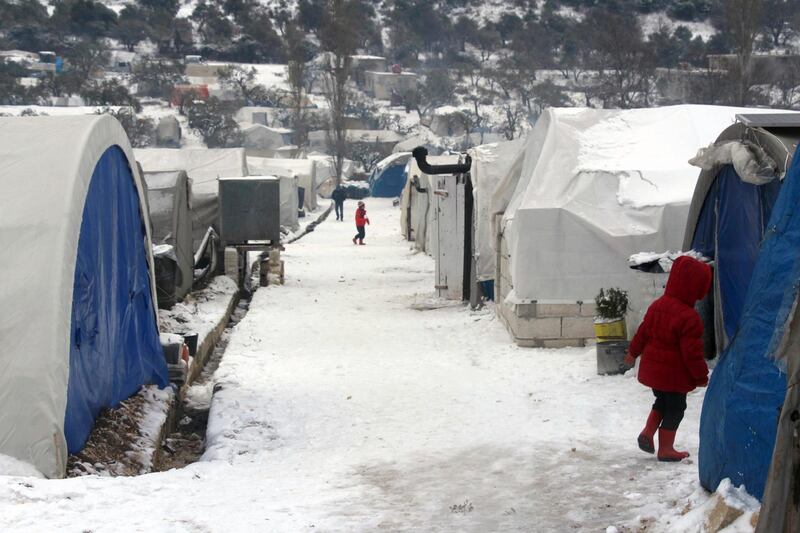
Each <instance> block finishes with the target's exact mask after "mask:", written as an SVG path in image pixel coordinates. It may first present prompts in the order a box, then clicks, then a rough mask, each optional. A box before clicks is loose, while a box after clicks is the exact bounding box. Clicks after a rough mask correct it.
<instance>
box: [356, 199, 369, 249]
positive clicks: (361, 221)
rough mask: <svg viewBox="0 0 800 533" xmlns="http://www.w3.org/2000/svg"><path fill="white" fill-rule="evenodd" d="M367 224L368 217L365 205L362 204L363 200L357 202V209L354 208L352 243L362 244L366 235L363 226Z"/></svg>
mask: <svg viewBox="0 0 800 533" xmlns="http://www.w3.org/2000/svg"><path fill="white" fill-rule="evenodd" d="M367 224H369V219H368V218H367V207H366V206H365V205H364V202H361V201H359V202H358V209H356V231H358V233H356V236H355V237H353V244H356V241H358V244H364V239H365V238H366V236H367V231H366V228H365V226H366V225H367Z"/></svg>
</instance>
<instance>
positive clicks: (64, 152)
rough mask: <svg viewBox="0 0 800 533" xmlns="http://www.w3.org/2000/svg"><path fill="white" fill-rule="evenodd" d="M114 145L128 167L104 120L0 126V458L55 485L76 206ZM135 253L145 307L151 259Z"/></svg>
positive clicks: (112, 127) (61, 455)
mask: <svg viewBox="0 0 800 533" xmlns="http://www.w3.org/2000/svg"><path fill="white" fill-rule="evenodd" d="M115 145H116V146H119V147H120V148H121V149H122V151H123V152H124V153H125V155H126V156H127V158H128V161H130V162H131V163H132V162H133V160H134V159H133V152H132V150H131V147H130V144H129V142H128V137H127V136H126V135H125V131H124V130H123V129H122V126H120V124H119V122H117V121H116V120H115V119H114V118H112V117H110V116H108V115H89V116H70V117H26V118H0V181H1V182H2V183H3V188H4V194H3V197H2V198H3V200H2V204H1V205H0V246H1V247H2V249H3V250H4V251H5V253H4V257H3V260H2V261H0V280H2V290H0V307H1V308H2V309H3V310H4V311H3V313H2V315H0V338H1V339H2V340H3V345H2V349H1V350H2V351H0V405H2V409H0V454H5V455H10V456H12V457H16V458H18V459H21V460H24V461H26V462H29V463H31V464H33V465H34V466H36V468H37V469H38V470H40V471H41V472H42V473H43V474H45V475H46V476H48V477H61V476H63V475H64V470H65V468H66V460H67V445H66V440H65V438H64V415H65V411H66V405H67V384H68V380H69V353H70V338H71V328H72V324H71V320H72V292H73V285H74V281H75V280H74V277H75V261H76V258H77V249H78V239H79V236H80V230H81V223H82V221H83V207H84V201H85V198H86V194H87V191H88V189H89V183H90V181H91V177H92V174H93V172H94V169H95V166H96V164H97V162H98V161H99V160H100V157H101V156H102V155H103V154H104V153H105V152H106V150H108V149H109V148H111V147H113V146H115ZM131 169H132V173H133V176H134V180H135V182H136V188H137V190H138V192H139V199H140V207H141V210H142V212H143V213H146V212H147V207H146V204H145V198H144V188H143V187H142V180H141V177H140V175H139V173H138V170H137V168H136V165H133V164H131ZM144 220H145V228H146V231H147V239H148V241H149V240H150V227H149V222H147V217H144ZM145 248H146V249H147V254H148V263H149V266H150V276H151V283H150V285H151V290H152V299H153V302H155V301H156V295H155V281H154V279H153V277H152V276H153V271H154V269H153V260H152V255H151V253H150V250H149V248H150V247H149V246H146V247H145ZM153 311H154V313H155V309H154V310H153Z"/></svg>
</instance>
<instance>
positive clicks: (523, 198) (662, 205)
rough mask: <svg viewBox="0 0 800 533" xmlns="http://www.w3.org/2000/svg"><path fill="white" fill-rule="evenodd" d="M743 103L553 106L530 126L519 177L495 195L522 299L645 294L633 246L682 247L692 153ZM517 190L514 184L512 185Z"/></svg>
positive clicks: (635, 302) (638, 299)
mask: <svg viewBox="0 0 800 533" xmlns="http://www.w3.org/2000/svg"><path fill="white" fill-rule="evenodd" d="M741 111H742V110H741V109H735V108H725V107H714V106H691V105H682V106H674V107H665V108H655V109H637V110H596V109H548V110H547V111H545V113H544V114H543V115H542V116H541V118H540V119H539V121H538V122H537V124H536V126H535V128H534V130H533V131H532V132H531V134H530V135H529V136H528V140H527V143H526V148H525V151H526V153H525V158H524V163H523V167H522V172H521V175H520V177H519V179H517V180H516V182H515V180H514V178H513V176H512V177H509V179H507V180H505V181H504V182H503V183H502V184H501V186H500V187H499V188H498V190H497V191H496V192H495V195H494V207H493V209H495V210H502V208H503V204H506V205H507V207H506V209H505V216H504V218H503V222H502V223H503V228H501V231H504V232H505V237H506V238H507V241H508V246H509V253H510V256H511V278H512V282H513V286H514V288H513V291H512V292H511V293H510V294H509V296H508V298H509V299H510V300H513V301H517V302H527V301H532V300H539V301H542V300H545V301H548V300H550V301H577V300H582V301H591V300H592V298H594V296H595V295H596V294H597V292H598V291H599V289H600V288H601V287H622V288H624V289H627V290H629V291H630V295H631V305H632V307H633V309H634V311H635V312H634V313H632V315H633V316H634V317H636V316H638V315H639V314H640V313H641V311H642V309H641V307H642V306H643V305H644V304H645V302H644V301H643V299H644V296H643V294H642V289H641V288H640V286H639V284H638V283H637V280H636V276H635V274H634V273H633V272H632V271H631V270H629V269H628V265H627V260H628V257H630V256H631V255H632V254H634V253H636V252H640V251H650V250H658V251H660V250H669V249H672V250H676V249H679V248H680V245H681V242H682V236H683V231H684V226H685V224H686V217H687V213H688V208H689V202H690V200H691V197H692V194H693V191H694V187H695V182H696V180H697V175H698V172H697V169H695V168H693V167H692V166H690V165H689V163H688V160H689V158H691V157H692V156H694V155H695V154H696V153H697V150H698V148H700V147H702V146H706V145H707V144H708V143H709V142H711V141H713V140H714V139H715V138H716V137H717V135H718V134H719V132H720V131H722V130H723V129H725V128H726V127H727V126H729V125H730V124H731V123H733V121H734V117H735V115H736V114H737V113H739V112H741ZM512 190H513V192H511V191H512Z"/></svg>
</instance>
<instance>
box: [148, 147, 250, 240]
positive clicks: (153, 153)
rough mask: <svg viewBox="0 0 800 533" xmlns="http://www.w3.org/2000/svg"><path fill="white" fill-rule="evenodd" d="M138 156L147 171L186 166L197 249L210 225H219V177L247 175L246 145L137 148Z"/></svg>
mask: <svg viewBox="0 0 800 533" xmlns="http://www.w3.org/2000/svg"><path fill="white" fill-rule="evenodd" d="M134 153H135V155H136V160H137V161H138V162H139V164H141V165H142V169H143V170H144V171H145V172H173V171H178V170H183V171H185V172H186V174H187V175H188V176H189V179H191V180H192V198H191V200H192V201H191V209H192V235H193V237H194V238H193V240H194V247H195V249H196V248H197V246H198V245H199V243H200V242H201V241H202V240H203V236H205V234H206V231H207V230H208V227H209V226H214V227H215V228H217V230H218V229H219V228H218V227H217V211H218V206H217V196H218V193H219V188H218V187H219V186H218V185H217V178H238V177H242V176H247V175H248V172H247V160H246V159H245V151H244V148H218V149H204V148H181V149H175V148H138V149H136V150H135V151H134Z"/></svg>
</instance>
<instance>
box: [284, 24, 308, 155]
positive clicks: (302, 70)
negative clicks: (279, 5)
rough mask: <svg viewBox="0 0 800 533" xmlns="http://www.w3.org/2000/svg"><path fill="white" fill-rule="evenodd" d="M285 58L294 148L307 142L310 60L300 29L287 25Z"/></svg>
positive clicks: (295, 25) (296, 26)
mask: <svg viewBox="0 0 800 533" xmlns="http://www.w3.org/2000/svg"><path fill="white" fill-rule="evenodd" d="M284 38H285V46H286V57H287V59H288V62H289V65H288V67H287V71H288V80H289V94H290V100H291V107H292V115H291V127H292V131H293V133H292V136H293V139H292V141H293V142H294V144H295V145H296V146H305V145H306V144H307V142H308V124H307V120H306V118H307V117H306V106H305V95H306V84H307V83H308V78H309V72H308V70H309V69H308V60H309V59H310V57H309V56H310V53H309V47H308V45H307V43H306V41H305V35H304V33H303V31H302V30H301V29H300V27H299V26H298V25H297V24H296V23H294V22H291V23H288V24H287V25H286V30H285V35H284Z"/></svg>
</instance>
